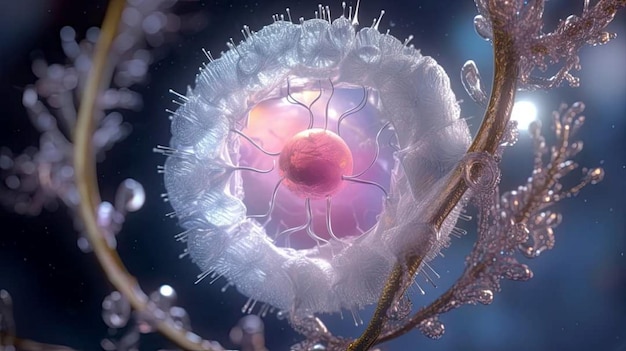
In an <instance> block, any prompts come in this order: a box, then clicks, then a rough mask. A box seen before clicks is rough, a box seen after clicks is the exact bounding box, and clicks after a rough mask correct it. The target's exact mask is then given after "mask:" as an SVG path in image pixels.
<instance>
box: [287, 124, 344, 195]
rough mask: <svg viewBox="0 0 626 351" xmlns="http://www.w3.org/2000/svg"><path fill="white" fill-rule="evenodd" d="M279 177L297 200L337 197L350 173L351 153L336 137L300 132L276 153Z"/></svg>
mask: <svg viewBox="0 0 626 351" xmlns="http://www.w3.org/2000/svg"><path fill="white" fill-rule="evenodd" d="M278 162H279V166H280V170H281V176H283V177H285V184H286V185H287V187H288V188H289V190H291V191H293V192H294V193H295V194H297V195H298V196H300V197H303V198H307V197H308V198H312V199H319V198H324V197H326V196H330V195H333V194H335V193H337V192H338V191H339V190H340V189H341V187H342V184H344V183H343V176H344V175H350V174H351V173H352V152H350V149H349V148H348V145H346V142H345V141H343V139H341V137H339V136H338V135H337V134H335V133H333V132H331V131H329V130H324V129H318V128H312V129H307V130H304V131H302V132H300V133H298V134H296V135H294V136H293V138H291V140H289V141H288V142H287V144H285V146H284V148H283V151H282V152H281V153H280V159H279V161H278Z"/></svg>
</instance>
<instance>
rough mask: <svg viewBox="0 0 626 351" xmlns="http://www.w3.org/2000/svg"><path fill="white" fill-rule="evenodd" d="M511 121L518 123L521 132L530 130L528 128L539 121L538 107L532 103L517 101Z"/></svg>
mask: <svg viewBox="0 0 626 351" xmlns="http://www.w3.org/2000/svg"><path fill="white" fill-rule="evenodd" d="M511 119H512V120H513V121H517V128H518V129H519V130H528V126H530V124H531V123H532V122H533V121H535V120H537V107H536V106H535V104H534V103H532V102H530V101H517V102H515V105H513V113H512V114H511Z"/></svg>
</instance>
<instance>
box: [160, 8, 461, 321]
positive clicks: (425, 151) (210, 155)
mask: <svg viewBox="0 0 626 351" xmlns="http://www.w3.org/2000/svg"><path fill="white" fill-rule="evenodd" d="M376 27H377V26H373V27H366V28H362V29H361V30H359V31H358V32H357V31H356V30H355V27H354V26H353V24H352V23H351V22H350V20H348V19H346V18H345V17H343V16H342V17H340V18H338V19H335V20H334V21H332V22H331V21H330V20H323V19H311V20H306V21H301V22H300V24H294V23H291V22H289V21H282V20H281V21H276V22H274V23H273V24H271V25H268V26H266V27H264V28H263V29H261V30H260V31H259V32H256V33H253V34H252V35H250V36H248V37H247V38H246V40H245V41H244V42H242V43H240V44H239V45H237V46H236V47H235V46H234V45H233V46H231V47H230V50H229V51H227V52H225V53H223V54H222V56H221V57H220V58H218V59H215V60H211V62H210V63H209V64H207V65H206V66H205V67H204V68H203V69H202V70H201V71H200V73H199V74H198V76H197V78H196V82H195V88H194V89H190V90H189V91H188V92H187V96H186V97H185V98H184V99H183V101H184V104H183V105H182V106H181V107H180V108H179V109H178V110H177V111H176V112H175V113H174V115H173V122H172V134H173V137H172V139H171V148H172V150H169V151H168V152H166V154H167V155H168V159H167V161H166V163H165V167H164V173H165V185H166V188H167V191H168V197H169V200H170V202H171V204H172V206H173V208H174V210H175V212H176V215H177V217H178V218H179V219H180V225H181V226H183V227H184V228H185V229H186V232H185V233H186V234H187V242H188V253H189V254H190V255H191V258H192V259H193V261H194V262H195V263H196V264H197V265H198V266H199V267H200V268H201V269H202V270H203V271H204V272H205V273H208V272H211V273H214V274H215V275H216V276H223V277H225V278H226V279H227V280H228V282H229V283H231V284H233V285H234V286H236V288H237V289H238V290H239V291H240V292H241V293H243V294H245V295H247V296H249V297H250V298H252V299H254V300H258V301H262V302H265V303H268V304H270V305H272V306H274V307H276V308H279V309H281V310H284V311H289V312H290V313H293V314H310V313H318V312H336V311H339V310H341V309H351V310H354V309H355V308H361V307H363V306H364V305H367V304H371V303H373V302H375V301H377V299H378V297H379V295H380V292H381V290H382V287H383V285H384V282H385V280H386V278H387V276H388V274H389V273H390V271H391V268H392V267H393V265H394V264H395V263H396V261H397V257H399V256H400V255H402V254H404V253H406V250H412V252H414V253H416V254H419V255H422V257H426V258H427V259H432V258H433V257H434V256H435V255H436V254H437V253H438V252H439V250H440V249H441V247H442V246H444V245H446V244H447V242H448V240H449V238H448V235H449V233H450V231H451V230H452V228H453V226H454V224H455V223H456V219H457V216H458V211H455V212H454V213H453V214H452V215H450V216H449V218H448V219H447V220H446V221H445V223H444V226H443V228H442V229H441V230H440V231H439V232H435V231H434V229H432V228H431V227H429V226H428V225H426V224H425V223H424V217H425V211H426V210H427V209H428V206H429V203H430V199H431V198H432V197H433V196H434V195H435V194H437V193H438V192H439V191H440V188H441V184H442V183H443V180H444V179H445V177H446V176H447V175H448V174H449V173H450V172H451V171H452V169H453V168H454V167H455V165H456V164H457V162H459V161H460V160H461V158H462V157H463V155H464V153H465V151H466V149H467V147H468V145H469V143H470V136H469V131H468V128H467V124H466V122H465V121H464V120H462V119H460V118H459V114H460V109H459V106H458V103H457V101H456V99H455V96H454V94H453V92H452V90H451V89H450V83H449V78H448V76H447V75H446V73H445V72H444V71H443V69H442V68H441V67H440V66H439V65H438V64H437V63H436V62H435V60H434V59H432V58H430V57H427V56H422V55H421V54H420V53H419V51H417V50H416V49H414V48H413V47H412V46H410V47H409V46H407V45H405V44H403V43H402V42H400V41H399V40H397V39H396V38H394V37H393V36H391V35H389V34H382V33H380V32H379V31H378V29H377V28H376ZM288 78H289V79H291V81H292V82H293V81H294V80H297V81H304V82H306V81H310V82H315V81H318V80H320V79H324V80H328V79H330V80H331V81H332V82H333V84H334V85H335V86H338V87H341V86H352V87H354V86H357V87H358V86H364V87H368V88H370V89H372V90H375V91H377V92H378V94H379V100H378V102H377V106H375V107H376V108H377V109H378V110H379V112H380V116H381V118H383V119H385V120H388V121H390V122H391V124H392V126H393V128H394V130H395V131H396V133H397V136H398V141H399V145H400V150H399V151H398V152H396V154H395V156H394V158H395V166H394V169H393V171H392V174H391V186H390V189H389V197H388V198H387V199H385V200H382V201H384V206H383V212H382V213H381V215H380V220H379V221H378V223H377V224H376V225H375V226H374V227H372V228H371V229H370V230H368V231H367V232H366V233H365V234H363V235H361V236H359V237H356V238H348V239H344V241H345V242H337V241H336V240H335V241H333V240H331V241H330V242H329V243H328V244H324V245H321V246H316V247H313V248H311V249H305V250H295V249H290V248H282V247H277V246H275V245H274V243H273V242H272V239H271V238H269V237H268V235H266V233H265V230H264V228H263V227H262V226H261V225H260V224H259V223H258V222H257V221H256V220H254V219H251V218H247V217H246V206H245V205H244V202H243V198H244V195H245V194H244V193H243V189H242V184H241V182H242V181H241V176H240V174H239V172H238V171H235V170H233V167H236V166H237V165H238V157H239V154H238V150H239V135H237V134H236V133H233V132H230V131H229V129H231V128H241V126H242V125H243V124H245V121H246V117H247V114H248V112H249V111H250V110H251V109H252V108H253V107H254V106H255V105H256V104H258V103H259V102H261V101H264V100H266V99H268V98H275V97H277V96H280V93H281V91H284V89H285V86H286V82H287V79H288ZM303 87H306V83H305V84H304V85H303ZM346 242H347V243H346ZM427 243H431V244H432V243H434V244H435V245H427ZM429 247H430V248H431V249H430V250H428V251H427V248H429Z"/></svg>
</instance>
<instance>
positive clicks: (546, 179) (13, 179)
mask: <svg viewBox="0 0 626 351" xmlns="http://www.w3.org/2000/svg"><path fill="white" fill-rule="evenodd" d="M174 2H175V1H169V0H162V1H151V2H150V1H138V0H129V1H128V3H126V4H125V5H124V4H122V5H123V6H125V8H123V10H122V11H120V12H119V15H118V17H119V18H121V21H120V22H119V23H120V25H119V28H118V29H115V28H113V31H115V30H117V35H116V36H115V39H114V40H113V42H112V45H111V47H110V50H108V52H107V56H106V62H107V67H108V68H110V69H111V70H112V72H113V75H112V78H111V82H106V83H107V84H108V87H107V88H105V89H101V90H100V91H99V92H98V96H97V99H96V103H95V106H92V109H93V111H94V113H93V114H92V115H91V116H89V117H90V118H92V119H93V121H94V122H95V128H94V130H93V131H92V134H91V137H90V141H91V143H92V145H93V154H91V155H89V156H90V159H91V161H92V162H95V159H97V158H100V157H101V156H103V155H104V154H105V153H106V151H107V150H108V149H110V148H111V147H113V146H114V144H115V143H116V142H117V141H119V140H120V139H121V138H123V137H124V136H126V134H127V133H128V132H129V128H128V125H127V124H126V123H125V122H124V121H123V119H122V115H121V113H120V111H121V110H124V109H139V108H141V97H140V96H139V95H138V94H137V93H135V92H134V91H133V90H132V87H133V86H134V85H135V84H137V83H140V82H142V81H143V80H144V79H145V77H146V74H147V70H148V66H149V64H150V63H152V61H153V53H154V51H153V49H152V48H154V47H157V46H160V45H162V44H163V43H164V42H166V41H167V38H168V37H169V36H171V35H173V34H176V33H178V32H180V31H181V25H182V23H184V21H181V20H180V18H179V17H177V16H176V15H174V14H173V13H172V11H171V7H172V5H173V4H174ZM116 3H117V5H118V6H122V5H120V1H112V6H111V8H113V7H115V4H116ZM581 5H582V6H581V7H582V13H580V14H579V15H572V16H570V17H568V18H567V19H564V20H562V21H561V22H560V23H559V24H558V25H557V27H556V29H555V30H554V31H552V32H545V31H544V19H543V15H544V1H541V0H535V1H532V0H530V1H529V0H506V1H504V0H476V6H477V9H478V13H479V14H478V15H477V16H476V17H475V19H474V23H475V26H476V30H477V32H478V33H479V34H480V35H481V36H482V37H484V38H486V39H488V40H490V41H492V43H493V46H494V50H495V52H496V56H495V68H496V78H495V80H494V84H493V89H494V91H495V92H498V93H497V94H493V95H492V96H491V97H488V96H489V95H488V94H486V93H485V92H484V90H483V88H482V84H481V80H480V75H479V73H478V70H477V68H476V65H475V64H474V63H473V62H468V63H467V64H466V65H465V66H464V67H463V69H462V77H463V84H464V86H465V88H466V90H467V92H468V94H469V95H470V96H471V97H472V98H473V99H474V101H475V102H476V103H478V104H480V105H483V106H485V107H486V113H485V121H484V122H483V127H484V128H482V127H481V130H480V131H479V133H478V135H477V136H476V137H475V139H474V142H473V143H472V145H471V146H470V147H469V149H468V152H467V153H465V156H463V158H462V159H461V161H460V162H458V163H457V164H456V165H455V166H454V167H453V168H454V170H452V171H451V172H450V173H449V174H448V175H446V176H445V177H448V178H444V179H442V180H441V181H442V182H446V184H447V186H442V187H441V189H442V191H441V196H440V197H441V198H442V199H444V200H446V201H447V202H446V201H443V202H441V203H442V205H441V207H437V208H434V209H433V210H432V211H426V212H427V213H426V214H425V218H423V219H422V220H423V221H422V222H426V223H430V224H432V226H433V228H438V227H440V226H441V224H442V223H443V222H445V219H446V218H447V216H449V215H450V213H452V212H454V213H457V214H458V212H455V211H454V208H455V207H456V208H458V207H457V206H463V205H467V206H475V207H476V208H477V209H478V221H477V222H478V225H477V229H476V232H477V239H476V242H475V243H474V246H473V250H472V252H471V253H470V254H469V255H468V257H467V259H466V267H465V271H464V272H463V274H462V275H461V276H460V277H459V278H458V280H457V281H456V283H455V284H453V286H452V287H450V289H448V290H447V291H446V292H444V293H443V294H442V295H441V296H439V297H438V298H437V299H435V300H434V301H433V302H432V303H431V304H430V305H428V306H425V307H423V308H421V309H419V310H417V312H412V306H411V303H410V302H409V301H408V299H407V298H406V296H405V291H406V288H407V287H408V286H409V285H410V284H411V283H412V281H413V280H414V278H415V275H416V274H419V273H420V272H423V271H424V267H425V266H426V261H425V260H424V259H425V258H424V257H421V258H420V257H416V256H417V255H412V254H411V252H410V250H409V252H408V253H406V255H405V256H399V257H398V258H396V259H395V261H394V262H395V265H394V267H395V268H393V269H391V273H389V271H388V270H387V271H386V272H385V273H386V274H387V273H389V277H379V279H380V280H381V281H384V280H385V279H387V282H386V284H385V286H384V288H383V290H382V292H381V293H380V297H379V303H378V306H377V309H376V312H375V314H374V316H373V318H372V320H371V321H370V322H369V324H368V328H367V329H366V331H365V332H364V333H363V335H362V336H360V337H359V338H357V339H355V340H352V339H348V338H342V337H338V336H335V335H333V334H332V333H331V332H330V331H329V330H328V329H327V328H326V327H325V325H324V323H323V322H322V321H321V319H319V318H318V316H315V315H302V314H291V315H290V314H289V313H288V312H289V311H286V312H284V313H283V312H281V314H282V315H285V316H287V317H289V321H290V323H291V324H292V325H293V327H294V328H295V330H297V331H298V332H300V333H302V334H303V335H304V337H305V338H306V339H305V340H304V341H302V342H300V343H298V344H296V345H293V347H292V348H293V350H342V349H346V348H347V349H349V350H367V349H371V348H372V347H374V345H376V344H379V343H382V342H385V341H388V340H391V339H394V338H396V337H399V336H400V335H402V334H404V333H406V332H408V331H410V330H413V329H415V328H417V329H419V330H420V331H422V332H423V333H424V334H425V335H426V336H428V337H431V338H435V339H436V338H440V337H442V335H443V334H444V331H445V327H444V325H443V323H442V322H441V321H440V318H439V317H440V315H441V314H443V313H445V312H448V311H450V310H453V309H456V308H457V307H460V306H462V305H466V304H477V303H480V304H490V303H491V302H492V301H493V298H494V294H495V293H496V292H497V291H499V290H500V282H501V280H502V279H510V280H527V279H530V278H532V271H531V269H530V268H529V267H528V266H527V265H526V264H523V263H521V262H519V260H518V257H520V255H521V256H523V257H527V258H535V257H537V256H539V255H540V254H541V253H543V252H545V251H546V250H549V249H551V248H552V247H553V246H554V243H555V239H554V235H555V234H554V228H555V227H556V226H558V224H559V223H560V222H561V218H562V217H561V214H559V213H557V212H555V211H554V210H553V209H551V206H552V205H554V204H555V203H556V202H558V201H560V200H562V199H565V198H568V197H571V196H572V195H575V194H576V193H578V192H579V191H580V190H581V189H582V188H583V187H584V186H585V185H587V184H590V183H591V184H593V183H596V182H598V181H600V180H602V177H603V170H602V169H600V168H594V169H586V168H583V169H582V173H583V175H582V179H581V180H580V182H579V183H577V184H576V185H574V186H571V187H565V186H564V185H563V184H562V183H561V179H562V178H563V177H565V176H567V175H568V174H570V173H571V172H572V171H574V170H575V169H577V168H578V164H577V163H576V162H575V161H574V160H573V158H574V157H575V156H576V154H577V153H578V152H580V150H581V149H582V143H581V142H579V141H577V140H576V139H575V134H576V132H577V131H578V130H579V128H580V127H581V126H582V124H583V122H584V116H583V115H582V112H583V110H584V105H583V104H582V103H580V102H577V103H574V104H572V105H571V106H565V105H564V106H561V107H560V108H559V109H558V111H556V112H554V116H553V122H552V123H553V125H554V131H555V135H556V141H555V143H554V145H547V144H546V141H545V139H544V137H543V136H542V132H541V129H542V128H541V125H540V123H538V122H535V123H534V124H533V125H532V126H531V135H532V138H533V142H534V150H533V151H534V155H535V156H534V167H533V169H532V172H531V173H530V176H529V178H528V180H527V182H526V183H525V184H522V185H520V186H519V187H518V188H516V189H513V190H508V191H504V190H500V188H499V181H500V178H501V177H502V176H506V175H501V173H500V167H499V162H500V160H501V159H502V157H506V154H505V148H506V147H507V146H509V145H512V144H513V143H515V141H516V138H517V136H516V128H515V124H514V123H509V122H508V120H509V117H510V108H511V104H512V101H513V99H514V96H515V91H516V90H522V89H551V88H555V87H558V86H559V85H561V84H562V83H564V82H566V83H568V84H569V85H570V86H578V85H579V81H578V79H577V78H576V77H575V76H574V74H573V71H576V70H579V69H580V68H581V67H580V62H579V57H578V51H579V49H580V48H581V47H582V46H583V45H588V44H589V45H597V44H604V43H606V42H608V41H609V40H610V39H611V38H613V37H614V34H611V33H607V32H605V31H604V28H605V27H606V25H607V24H608V23H609V22H610V21H611V20H612V19H613V17H614V16H615V14H616V11H617V10H618V9H620V8H622V7H624V6H626V1H624V0H600V1H598V2H596V3H595V4H590V3H589V1H584V2H583V3H582V4H581ZM109 11H111V12H114V11H113V10H112V9H111V10H109ZM320 16H321V14H320ZM324 16H326V15H324ZM327 16H328V20H329V21H330V12H329V11H328V15H327ZM276 20H284V17H282V19H281V18H279V17H278V16H277V17H276ZM352 25H355V23H352ZM105 26H106V22H105ZM376 27H377V25H376ZM108 30H111V29H110V28H106V27H104V26H103V28H102V31H103V32H106V31H108ZM376 30H377V28H376ZM247 35H248V36H249V35H252V33H251V32H247ZM103 37H104V35H102V33H101V32H100V30H99V29H97V28H92V29H90V30H89V31H88V32H87V33H86V37H85V39H83V40H77V34H76V33H75V31H74V30H73V29H72V28H70V27H65V28H63V30H62V31H61V41H62V46H63V51H64V53H65V55H66V56H67V58H68V62H67V63H64V64H57V63H48V62H46V61H44V60H41V59H40V60H36V61H35V62H33V72H34V74H35V75H36V76H37V81H36V82H35V83H34V84H33V85H32V86H29V87H27V88H26V89H25V91H24V94H23V99H22V102H23V105H24V107H25V108H26V110H27V112H28V115H29V117H30V119H31V122H32V124H33V125H34V126H35V127H36V128H37V129H38V130H39V132H40V133H41V138H40V142H39V145H38V147H32V148H29V149H27V150H26V151H24V152H23V153H21V154H14V153H13V152H11V151H10V150H9V149H7V148H2V149H0V171H1V173H0V175H1V178H0V201H1V203H2V205H4V206H5V207H7V208H9V209H11V210H12V211H15V212H16V213H20V214H29V215H36V214H38V213H39V212H40V211H41V210H42V209H44V208H47V207H48V205H49V204H51V203H55V202H57V201H60V202H61V203H62V204H63V205H65V206H66V207H67V208H69V209H70V212H71V214H72V216H73V217H74V220H75V223H77V224H76V226H77V230H78V231H79V232H80V233H81V234H80V235H81V236H80V239H79V240H78V242H79V246H80V247H81V249H83V250H84V251H86V252H87V251H90V250H94V251H95V252H96V253H97V255H98V258H99V260H100V263H101V265H102V266H103V268H104V270H105V272H106V273H107V277H108V278H109V279H110V281H111V283H112V284H113V285H114V286H115V288H116V289H117V290H116V291H113V292H111V294H109V295H108V296H107V297H106V299H105V300H104V302H103V319H104V321H105V323H106V324H107V325H108V326H109V327H111V328H126V327H127V326H128V328H127V329H126V330H127V334H125V335H124V336H122V337H120V338H117V339H115V340H112V339H111V340H110V339H106V340H104V341H102V343H101V347H102V348H103V349H105V350H132V349H134V348H136V347H137V345H138V344H139V340H140V335H141V334H142V333H149V332H155V331H158V332H161V333H163V334H164V335H165V336H166V337H168V338H170V339H171V340H172V341H174V342H175V343H176V344H177V345H178V346H179V347H180V348H182V349H194V350H223V348H222V347H221V346H220V345H219V344H218V343H216V342H213V341H207V340H203V339H202V338H201V337H199V336H198V335H196V334H194V333H192V332H191V331H190V330H189V320H190V317H193V316H188V315H187V313H186V312H185V310H184V309H182V308H181V307H178V306H176V304H175V297H176V293H175V291H174V289H173V288H171V287H169V286H167V285H163V286H161V288H160V289H158V291H155V292H153V293H152V294H149V295H148V294H145V293H143V291H142V290H141V288H140V285H139V284H138V283H137V282H135V281H134V279H133V278H132V277H130V276H129V275H128V273H127V272H126V271H125V269H124V267H123V264H122V263H121V261H119V260H116V258H117V256H115V255H116V251H115V247H116V241H115V235H116V234H118V233H119V232H120V231H122V229H123V228H122V227H123V222H124V218H125V216H126V215H127V213H128V212H130V211H135V210H139V209H140V208H141V206H142V204H143V198H144V194H143V187H142V185H141V184H139V183H138V182H136V181H134V180H130V179H129V180H127V181H125V182H124V183H123V184H121V185H120V188H119V191H118V193H117V195H116V199H115V200H113V201H112V202H107V201H102V200H99V198H98V200H99V203H96V204H93V206H92V207H91V208H90V210H91V211H92V212H93V214H95V217H96V218H97V227H96V230H92V229H91V228H90V227H89V225H88V223H89V221H88V220H86V215H85V212H84V211H82V210H81V209H84V208H88V209H89V206H90V205H89V204H85V199H84V198H82V195H81V194H82V193H81V191H80V190H79V186H78V184H79V183H81V182H84V181H88V180H85V179H80V178H79V179H77V172H76V169H77V168H76V167H77V166H76V165H77V162H78V160H76V159H75V155H76V153H75V151H76V150H75V144H74V139H73V138H72V137H70V136H72V135H73V133H75V128H76V125H77V116H78V111H79V106H80V105H81V103H82V99H83V98H84V96H83V93H84V90H85V89H86V86H88V84H89V81H90V77H91V76H92V73H93V70H94V67H95V65H94V64H93V63H94V55H95V54H96V48H97V46H98V44H99V41H100V40H101V39H102V38H103ZM100 69H102V68H100ZM490 131H494V133H490ZM96 189H97V188H96ZM392 200H393V199H392ZM439 203H440V201H433V206H437V205H438V204H439ZM442 218H443V219H442ZM433 235H434V236H436V235H437V234H436V230H434V231H433ZM98 240H102V241H103V242H105V245H104V247H103V246H102V245H98ZM408 247H409V248H410V247H411V246H410V245H409V246H408ZM426 251H428V250H426ZM12 313H13V311H12V303H11V298H10V295H9V293H8V292H6V291H4V290H0V346H1V347H5V346H6V347H16V348H18V349H20V348H23V349H34V347H35V346H36V347H37V348H38V349H41V350H70V349H69V348H65V347H62V346H56V345H46V344H39V343H36V342H34V341H30V340H24V339H20V338H19V337H18V336H16V335H15V325H14V321H13V316H12ZM18 313H19V311H18ZM231 337H232V339H233V341H234V342H235V343H236V344H238V345H241V348H242V349H244V350H263V349H264V348H265V346H264V344H263V326H262V322H260V320H258V319H254V318H253V317H246V318H245V319H243V320H242V322H241V323H240V325H238V326H236V327H235V328H234V329H233V332H231Z"/></svg>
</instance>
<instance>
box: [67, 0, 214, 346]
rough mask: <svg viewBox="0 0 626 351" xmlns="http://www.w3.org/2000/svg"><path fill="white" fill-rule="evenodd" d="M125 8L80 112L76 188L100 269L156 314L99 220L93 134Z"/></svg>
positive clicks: (175, 331) (109, 18) (177, 333)
mask: <svg viewBox="0 0 626 351" xmlns="http://www.w3.org/2000/svg"><path fill="white" fill-rule="evenodd" d="M124 7H125V1H124V0H112V1H111V2H110V3H109V7H108V9H107V12H106V15H105V18H104V22H103V24H102V29H101V31H100V37H99V38H98V42H97V44H96V48H95V51H94V57H93V63H92V66H91V69H90V71H89V75H88V77H87V82H86V85H85V89H84V91H83V94H82V100H81V104H80V108H79V110H78V121H77V124H76V129H75V131H74V137H75V140H74V169H75V172H76V186H77V188H78V192H79V194H80V203H79V215H80V217H81V220H82V222H83V224H84V226H85V232H86V236H87V238H88V239H89V244H90V245H91V247H92V249H93V251H94V253H95V255H96V257H97V259H98V262H99V263H100V266H101V267H102V269H103V270H104V273H105V274H106V276H107V278H108V279H109V281H110V282H111V284H113V286H115V288H116V289H117V290H119V291H120V293H122V295H124V297H125V298H126V299H128V301H129V302H130V304H131V306H132V307H133V308H134V309H135V310H137V311H139V312H143V313H147V314H150V315H152V310H153V309H154V308H151V307H150V305H149V303H148V301H149V300H148V297H147V296H146V294H145V293H144V292H143V291H142V290H141V288H140V287H139V285H138V284H137V280H136V279H135V278H134V277H133V276H131V275H130V274H129V273H128V271H127V270H126V267H125V266H124V264H123V263H122V261H121V259H120V257H119V255H118V253H117V251H115V249H112V248H111V247H109V246H108V244H107V242H106V240H105V237H104V235H103V234H102V233H101V231H100V228H99V227H98V224H97V220H96V208H97V206H98V205H99V204H100V191H99V189H98V184H97V181H96V165H95V157H94V150H93V144H92V134H93V131H94V125H95V122H96V120H97V118H96V116H95V113H96V112H97V111H98V107H97V104H98V101H97V100H98V97H99V96H100V95H101V92H102V90H103V88H104V87H106V86H108V85H109V84H110V81H111V76H112V73H113V69H114V65H113V64H112V63H111V62H108V58H109V54H110V50H111V46H112V44H113V41H114V39H115V37H116V35H117V31H118V27H119V24H120V19H121V15H122V11H123V10H124ZM154 323H155V325H156V328H157V330H158V331H159V332H160V333H161V334H163V335H164V336H165V337H167V338H168V339H170V340H171V341H172V342H174V343H176V344H177V345H178V346H179V347H181V348H183V349H185V350H207V351H210V350H214V349H213V348H211V347H210V346H208V343H207V342H204V341H203V340H201V339H200V338H198V341H192V340H191V339H190V338H188V337H187V334H188V332H187V331H186V330H184V329H180V328H175V326H174V324H173V323H171V322H170V323H168V321H167V320H162V319H157V318H156V317H155V318H154Z"/></svg>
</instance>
